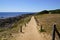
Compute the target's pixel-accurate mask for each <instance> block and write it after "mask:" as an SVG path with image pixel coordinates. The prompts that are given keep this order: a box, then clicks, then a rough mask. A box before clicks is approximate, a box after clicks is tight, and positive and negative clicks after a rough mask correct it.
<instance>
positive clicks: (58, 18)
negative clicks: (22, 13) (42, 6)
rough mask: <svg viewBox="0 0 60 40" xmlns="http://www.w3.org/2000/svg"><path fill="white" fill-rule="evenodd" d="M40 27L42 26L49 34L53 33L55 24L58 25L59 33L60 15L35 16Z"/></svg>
mask: <svg viewBox="0 0 60 40" xmlns="http://www.w3.org/2000/svg"><path fill="white" fill-rule="evenodd" d="M35 17H36V19H37V21H38V25H42V26H43V28H44V29H45V31H46V32H47V33H51V32H52V27H53V24H54V23H56V25H57V29H58V31H60V14H42V15H36V16H35Z"/></svg>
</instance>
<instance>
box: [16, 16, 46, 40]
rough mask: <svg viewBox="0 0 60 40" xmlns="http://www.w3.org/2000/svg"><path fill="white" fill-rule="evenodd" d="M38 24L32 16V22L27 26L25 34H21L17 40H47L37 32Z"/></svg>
mask: <svg viewBox="0 0 60 40" xmlns="http://www.w3.org/2000/svg"><path fill="white" fill-rule="evenodd" d="M36 27H37V24H36V21H35V19H34V16H32V18H31V20H30V22H29V23H28V24H27V25H26V27H25V29H24V30H23V32H24V33H19V34H18V35H17V36H16V38H15V39H16V40H45V38H44V35H43V34H40V33H39V32H38V30H37V28H36Z"/></svg>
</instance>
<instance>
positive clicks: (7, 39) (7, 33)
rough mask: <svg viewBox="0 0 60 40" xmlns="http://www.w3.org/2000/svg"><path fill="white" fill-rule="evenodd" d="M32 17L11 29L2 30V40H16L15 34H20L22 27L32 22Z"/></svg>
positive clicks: (0, 35)
mask: <svg viewBox="0 0 60 40" xmlns="http://www.w3.org/2000/svg"><path fill="white" fill-rule="evenodd" d="M30 18H31V17H30V16H29V17H26V18H23V19H21V20H19V21H18V22H16V23H13V24H12V25H13V27H11V28H0V40H2V39H3V40H14V38H13V37H12V34H13V33H18V32H19V28H20V26H22V25H24V24H26V23H27V22H28V21H29V20H30Z"/></svg>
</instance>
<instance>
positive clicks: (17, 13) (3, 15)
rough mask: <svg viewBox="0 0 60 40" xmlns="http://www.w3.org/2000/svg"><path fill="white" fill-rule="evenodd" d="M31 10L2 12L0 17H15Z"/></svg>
mask: <svg viewBox="0 0 60 40" xmlns="http://www.w3.org/2000/svg"><path fill="white" fill-rule="evenodd" d="M28 13H30V12H0V18H2V17H3V18H7V17H14V16H18V15H21V14H28Z"/></svg>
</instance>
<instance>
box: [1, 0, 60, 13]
mask: <svg viewBox="0 0 60 40" xmlns="http://www.w3.org/2000/svg"><path fill="white" fill-rule="evenodd" d="M52 9H60V0H0V12H39V11H42V10H52Z"/></svg>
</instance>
